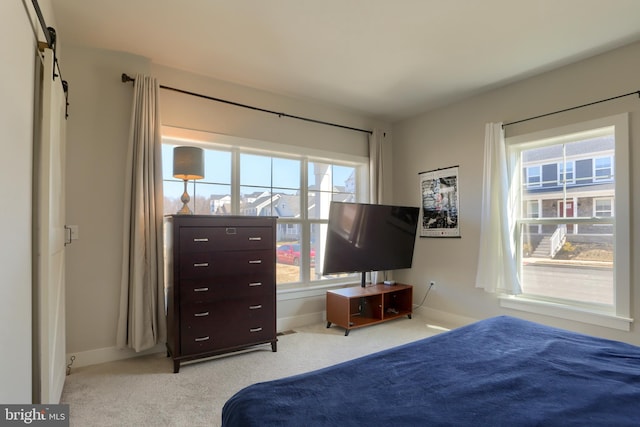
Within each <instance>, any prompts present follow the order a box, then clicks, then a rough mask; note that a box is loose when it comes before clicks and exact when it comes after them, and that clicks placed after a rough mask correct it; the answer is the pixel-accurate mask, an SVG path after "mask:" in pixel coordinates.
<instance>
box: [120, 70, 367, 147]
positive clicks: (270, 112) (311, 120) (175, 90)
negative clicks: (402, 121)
mask: <svg viewBox="0 0 640 427" xmlns="http://www.w3.org/2000/svg"><path fill="white" fill-rule="evenodd" d="M135 81H136V79H134V78H133V77H129V76H128V75H127V74H125V73H122V83H128V82H135ZM160 88H161V89H166V90H172V91H174V92H179V93H184V94H186V95H191V96H196V97H198V98H204V99H208V100H210V101H216V102H222V103H224V104H229V105H235V106H236V107H242V108H248V109H250V110H254V111H262V112H263V113H269V114H275V115H276V116H278V117H289V118H290V119H298V120H303V121H305V122H311V123H318V124H321V125H327V126H333V127H337V128H341V129H348V130H354V131H356V132H364V133H368V134H369V135H371V134H372V133H373V132H372V131H370V130H366V129H358V128H354V127H350V126H344V125H339V124H336V123H330V122H325V121H322V120H316V119H310V118H308V117H301V116H294V115H291V114H287V113H281V112H278V111H273V110H267V109H265V108H260V107H254V106H252V105H247V104H241V103H239V102H234V101H228V100H226V99H220V98H215V97H213V96H208V95H202V94H200V93H195V92H190V91H188V90H183V89H176V88H174V87H170V86H164V85H160Z"/></svg>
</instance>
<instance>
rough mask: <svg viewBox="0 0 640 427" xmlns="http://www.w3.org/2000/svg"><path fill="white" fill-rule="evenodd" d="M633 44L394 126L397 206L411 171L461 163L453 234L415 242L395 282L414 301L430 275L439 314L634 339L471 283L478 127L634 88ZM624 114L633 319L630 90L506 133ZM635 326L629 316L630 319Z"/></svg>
mask: <svg viewBox="0 0 640 427" xmlns="http://www.w3.org/2000/svg"><path fill="white" fill-rule="evenodd" d="M638 70H640V43H637V44H633V45H630V46H627V47H623V48H620V49H617V50H614V51H611V52H609V53H606V54H603V55H600V56H597V57H594V58H591V59H588V60H585V61H582V62H580V63H576V64H573V65H569V66H566V67H563V68H560V69H557V70H555V71H551V72H548V73H545V74H543V75H540V76H537V77H534V78H530V79H527V80H525V81H522V82H519V83H515V84H512V85H509V86H507V87H504V88H501V89H497V90H494V91H491V92H488V93H485V94H483V95H480V96H476V97H473V98H471V99H468V100H465V101H462V102H459V103H456V104H454V105H451V106H448V107H446V108H442V109H439V110H436V111H432V112H429V113H427V114H424V115H420V116H418V117H415V118H412V119H410V120H406V121H403V122H401V123H397V124H395V125H394V162H395V163H394V170H395V172H396V173H395V175H394V177H393V183H394V189H395V193H394V195H395V202H403V203H413V204H416V203H417V204H419V203H420V199H419V193H418V184H417V182H418V173H419V172H421V171H426V170H431V169H436V168H441V167H447V166H453V165H460V176H459V179H460V215H461V217H460V230H461V234H462V238H461V239H427V238H422V239H419V240H418V241H417V243H416V253H415V258H414V268H413V269H412V270H410V271H407V272H404V273H403V274H402V275H401V276H400V279H401V280H402V281H405V282H407V283H414V284H415V285H416V286H417V288H416V289H415V293H414V298H415V299H417V300H418V301H419V300H421V299H422V297H423V296H424V294H425V292H426V287H427V284H428V283H429V281H430V280H435V281H436V283H437V285H436V287H435V288H433V289H432V290H431V292H430V293H429V296H428V298H427V300H426V302H425V306H426V307H427V308H428V310H429V311H431V313H432V314H433V315H435V316H437V315H438V314H442V313H439V312H445V313H448V314H453V315H456V316H463V317H468V318H472V319H482V318H486V317H490V316H494V315H499V314H511V315H516V316H519V317H523V318H528V319H530V320H535V321H540V322H543V323H547V324H551V325H555V326H560V327H565V328H568V329H572V330H576V331H580V332H586V333H590V334H594V335H600V336H604V337H607V338H612V339H618V340H622V341H627V342H631V343H634V344H640V333H639V332H638V328H637V327H636V326H635V325H634V326H632V331H631V332H622V331H615V330H611V329H607V328H600V327H595V326H589V325H586V324H582V323H577V322H569V321H562V320H560V319H556V318H550V317H543V316H536V315H532V314H525V313H523V312H518V311H510V310H508V309H501V308H500V306H499V302H498V299H497V298H496V296H495V295H492V294H488V293H485V292H484V291H483V290H480V289H476V288H475V287H474V285H475V274H476V266H477V257H478V245H479V243H478V242H479V234H480V215H479V209H480V205H481V194H482V166H483V160H482V159H483V145H484V125H485V123H487V122H500V121H502V122H505V123H508V122H511V121H515V120H519V119H524V118H527V117H532V116H536V115H539V114H544V113H548V112H551V111H557V110H561V109H564V108H568V107H572V106H576V105H581V104H585V103H588V102H592V101H596V100H600V99H605V98H609V97H612V96H616V95H621V94H625V93H629V92H633V91H637V90H638V89H640V87H639V86H640V81H639V80H638ZM627 111H628V112H630V138H631V140H630V151H631V159H630V161H631V177H630V178H631V183H632V184H631V189H632V195H631V203H632V206H631V211H632V227H633V229H632V231H633V232H632V237H631V245H632V261H631V263H632V272H631V277H632V298H633V300H632V302H631V303H632V317H634V318H635V319H639V318H640V283H639V279H640V267H639V266H640V251H638V250H636V248H637V245H638V244H639V243H640V240H638V239H640V197H637V195H638V188H640V150H637V149H636V148H637V147H638V142H639V141H640V100H638V97H637V96H629V97H626V98H622V99H619V100H616V101H612V102H608V103H604V104H599V105H596V106H592V107H587V108H583V109H579V110H575V111H571V112H567V113H563V114H558V115H555V116H550V117H547V118H543V119H538V120H534V121H530V122H527V123H523V124H520V125H514V126H509V127H508V128H507V130H506V132H507V136H513V135H516V134H523V133H528V132H532V131H535V130H540V129H543V128H549V127H556V126H561V125H565V124H569V123H575V122H581V121H586V120H590V119H595V118H599V117H603V116H609V115H614V114H618V113H621V112H627ZM636 324H637V322H636Z"/></svg>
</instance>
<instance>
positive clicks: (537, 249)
mask: <svg viewBox="0 0 640 427" xmlns="http://www.w3.org/2000/svg"><path fill="white" fill-rule="evenodd" d="M627 120H628V119H627V116H626V115H621V116H614V117H610V118H606V119H601V120H596V121H592V122H587V123H581V124H578V125H572V126H568V127H565V128H560V129H553V130H549V131H543V132H538V133H535V134H530V135H522V136H518V137H513V138H508V139H507V144H508V146H509V147H510V148H511V149H513V150H514V151H513V152H514V153H515V154H514V156H515V157H516V159H515V160H516V162H517V164H521V172H522V176H521V177H520V178H519V179H520V181H521V182H522V183H523V185H522V186H521V187H520V188H521V192H520V200H521V208H520V212H521V213H520V217H519V218H518V220H517V227H516V243H517V245H518V247H519V251H518V264H519V265H518V269H519V277H520V282H521V286H522V292H523V293H522V295H519V296H517V297H511V298H505V299H503V300H502V305H503V306H507V307H510V308H517V309H522V310H527V311H532V312H537V313H543V314H550V315H554V316H558V317H563V318H571V319H574V320H580V321H587V322H591V323H595V324H602V325H604V326H611V327H615V328H619V329H626V330H628V328H629V322H630V319H628V316H629V313H630V307H629V299H630V296H629V295H630V283H629V281H630V278H629V277H630V276H629V269H630V266H629V237H628V236H629V230H630V228H629V177H628V168H627V167H625V166H624V163H625V162H620V163H619V164H620V167H619V168H618V172H619V173H618V174H617V175H616V176H615V179H614V174H613V168H614V164H617V163H616V159H627V158H628V150H629V148H628V146H629V143H628V129H627V127H628V124H627ZM552 153H562V154H561V156H562V158H561V160H560V161H559V162H557V164H558V165H559V167H558V185H557V186H556V187H546V186H545V187H535V186H533V187H532V186H531V185H530V183H531V179H530V177H531V170H532V169H534V168H535V167H537V166H530V165H527V159H536V161H539V162H542V163H544V164H547V163H545V160H552V159H544V157H545V156H551V155H552ZM623 169H624V170H623ZM576 175H578V178H579V180H578V183H576V179H575V178H576ZM516 179H518V178H516ZM570 183H572V184H576V185H568V184H570Z"/></svg>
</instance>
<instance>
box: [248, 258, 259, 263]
mask: <svg viewBox="0 0 640 427" xmlns="http://www.w3.org/2000/svg"><path fill="white" fill-rule="evenodd" d="M249 264H262V260H261V259H250V260H249Z"/></svg>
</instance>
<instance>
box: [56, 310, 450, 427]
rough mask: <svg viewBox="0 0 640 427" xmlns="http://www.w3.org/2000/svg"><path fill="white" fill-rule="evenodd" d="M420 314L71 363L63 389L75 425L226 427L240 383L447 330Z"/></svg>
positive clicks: (297, 371) (279, 375)
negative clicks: (187, 351) (192, 358)
mask: <svg viewBox="0 0 640 427" xmlns="http://www.w3.org/2000/svg"><path fill="white" fill-rule="evenodd" d="M441 326H442V325H435V327H434V326H433V325H429V322H428V321H427V320H426V319H424V318H421V317H420V316H419V315H415V314H414V316H413V319H408V318H406V317H405V318H401V319H397V320H393V321H390V322H387V323H382V324H378V325H374V326H369V327H366V328H362V329H354V330H352V331H351V332H350V334H349V336H346V337H345V336H344V329H342V328H340V327H336V326H333V327H331V328H329V329H327V328H326V324H324V323H323V324H317V325H310V326H306V327H302V328H298V329H296V330H295V331H294V332H293V333H286V334H284V335H281V336H279V337H278V351H277V352H276V353H273V352H271V346H270V345H264V346H259V347H257V348H256V349H254V350H251V351H248V352H243V353H235V354H233V355H227V356H223V357H218V358H215V359H211V360H207V361H200V362H194V363H189V364H183V365H182V367H181V368H180V372H179V373H178V374H174V373H173V364H172V362H171V360H170V359H168V358H166V357H165V354H164V353H162V354H154V355H150V356H143V357H137V358H133V359H127V360H122V361H117V362H110V363H104V364H101V365H94V366H87V367H82V368H75V369H72V371H71V375H69V376H67V379H66V382H65V386H64V390H63V393H62V403H68V404H69V405H70V425H71V426H83V427H84V426H86V427H93V426H190V427H191V426H219V425H220V423H221V413H222V406H223V405H224V403H225V402H226V401H227V399H229V398H230V397H231V396H232V395H233V394H234V393H236V392H237V391H239V390H240V389H242V388H244V387H246V386H248V385H250V384H253V383H256V382H261V381H268V380H272V379H276V378H282V377H285V376H289V375H294V374H298V373H302V372H307V371H311V370H314V369H318V368H321V367H325V366H328V365H332V364H335V363H338V362H342V361H345V360H349V359H353V358H356V357H359V356H363V355H366V354H369V353H373V352H375V351H378V350H382V349H385V348H389V347H393V346H396V345H400V344H404V343H406V342H410V341H415V340H417V339H420V338H424V337H427V336H431V335H435V334H437V333H439V332H441V331H442V329H440V327H441Z"/></svg>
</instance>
